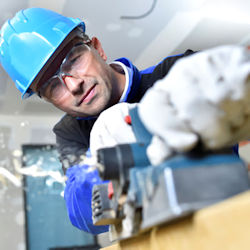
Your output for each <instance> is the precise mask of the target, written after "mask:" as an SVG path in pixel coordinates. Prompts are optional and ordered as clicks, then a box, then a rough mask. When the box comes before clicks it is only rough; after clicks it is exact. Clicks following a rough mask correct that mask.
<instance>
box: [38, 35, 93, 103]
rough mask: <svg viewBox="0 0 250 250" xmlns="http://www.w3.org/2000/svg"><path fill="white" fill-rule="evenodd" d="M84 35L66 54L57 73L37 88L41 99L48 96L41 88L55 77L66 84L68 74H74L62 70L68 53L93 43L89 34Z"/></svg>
mask: <svg viewBox="0 0 250 250" xmlns="http://www.w3.org/2000/svg"><path fill="white" fill-rule="evenodd" d="M82 35H83V37H82V41H81V42H78V43H76V44H74V46H72V48H71V49H70V50H69V52H68V53H67V54H66V56H65V57H64V59H63V60H62V62H61V64H60V66H59V68H58V70H57V71H56V73H54V74H53V75H52V76H51V77H50V78H49V79H48V80H47V81H46V82H45V83H43V84H42V85H41V87H40V88H39V89H38V90H37V92H36V94H37V96H39V97H40V98H41V99H44V98H46V96H43V95H42V94H41V89H43V88H46V87H47V86H48V85H49V84H50V82H51V80H53V79H55V78H58V79H59V80H60V82H61V83H62V84H64V85H65V82H64V78H65V77H67V76H68V77H72V75H70V74H68V73H64V72H63V71H62V70H61V68H62V65H63V63H64V62H65V60H66V59H67V57H68V55H69V54H70V53H71V52H72V50H73V49H74V48H75V47H77V46H80V45H86V46H89V45H90V44H91V40H90V39H89V37H88V36H87V35H85V34H82ZM46 99H48V98H46Z"/></svg>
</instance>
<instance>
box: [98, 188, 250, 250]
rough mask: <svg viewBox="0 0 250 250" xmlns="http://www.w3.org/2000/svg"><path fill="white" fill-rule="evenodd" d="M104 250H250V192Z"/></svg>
mask: <svg viewBox="0 0 250 250" xmlns="http://www.w3.org/2000/svg"><path fill="white" fill-rule="evenodd" d="M102 250H250V191H247V192H244V193H241V194H239V195H236V196H234V197H232V198H230V199H227V200H224V201H222V202H220V203H217V204H215V205H212V206H209V207H206V208H204V209H201V210H199V211H197V212H195V213H194V214H193V215H191V216H189V217H186V218H182V219H180V220H179V221H175V222H172V223H165V224H163V225H161V226H157V227H154V228H152V229H150V230H149V231H147V232H144V233H141V234H139V235H137V236H135V237H133V238H130V239H125V240H121V241H119V242H118V243H114V244H113V245H112V246H109V247H106V248H103V249H102Z"/></svg>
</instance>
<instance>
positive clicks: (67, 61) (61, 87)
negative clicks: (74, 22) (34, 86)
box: [37, 42, 90, 101]
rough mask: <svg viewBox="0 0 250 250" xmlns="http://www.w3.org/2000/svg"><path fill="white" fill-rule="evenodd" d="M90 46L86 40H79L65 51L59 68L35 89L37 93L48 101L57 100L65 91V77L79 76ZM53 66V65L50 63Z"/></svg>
mask: <svg viewBox="0 0 250 250" xmlns="http://www.w3.org/2000/svg"><path fill="white" fill-rule="evenodd" d="M89 51H90V47H89V46H88V45H87V44H86V42H80V43H77V44H75V45H74V47H73V48H72V49H71V50H70V51H69V52H68V53H67V55H66V57H65V58H64V59H63V61H62V63H61V65H60V66H59V69H58V70H57V71H56V73H55V74H54V75H53V76H52V77H50V78H49V79H48V80H47V81H46V82H45V83H44V84H42V86H41V87H40V88H39V89H38V90H37V94H38V95H39V96H40V97H42V98H45V99H48V100H49V101H57V100H58V99H59V98H60V97H61V96H62V95H63V94H65V92H66V91H68V89H67V86H66V85H65V78H66V77H75V78H79V77H80V73H81V71H82V70H83V67H84V64H85V63H86V61H87V60H88V55H87V54H88V53H87V52H89ZM52 67H53V65H52Z"/></svg>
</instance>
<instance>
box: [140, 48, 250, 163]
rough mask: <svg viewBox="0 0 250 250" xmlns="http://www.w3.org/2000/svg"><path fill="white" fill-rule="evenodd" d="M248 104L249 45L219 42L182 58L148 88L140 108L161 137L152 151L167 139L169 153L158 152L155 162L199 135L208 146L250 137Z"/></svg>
mask: <svg viewBox="0 0 250 250" xmlns="http://www.w3.org/2000/svg"><path fill="white" fill-rule="evenodd" d="M249 104H250V51H249V50H247V49H246V48H245V47H243V46H222V47H217V48H214V49H210V50H207V51H204V52H199V53H196V54H194V55H191V56H189V57H186V58H183V59H181V60H179V61H177V62H176V64H175V65H174V66H173V67H172V69H171V70H170V72H169V74H168V75H167V76H166V77H165V78H164V79H162V80H160V81H158V82H157V83H156V84H155V85H154V86H153V87H152V88H151V89H150V90H148V91H147V93H146V94H145V96H144V97H143V99H142V101H141V103H140V105H139V109H138V112H139V116H140V117H141V119H142V121H143V123H144V125H145V126H146V128H147V129H148V130H149V131H150V132H151V133H152V134H154V136H155V137H157V138H158V139H154V140H153V142H152V145H151V146H150V148H151V152H149V155H154V154H155V153H157V151H159V150H161V148H162V144H163V142H164V143H165V149H164V150H165V151H166V152H167V153H166V154H165V157H164V156H162V155H161V156H160V157H158V158H157V157H154V158H152V159H153V160H152V161H153V163H154V164H159V163H160V162H161V161H163V160H164V159H165V158H167V157H168V156H169V155H170V153H169V152H171V150H172V151H177V152H185V151H188V150H191V149H192V148H193V147H194V146H195V145H196V144H197V142H198V141H199V140H200V141H201V143H202V145H203V146H204V148H205V149H219V148H222V147H225V146H229V145H233V144H235V143H237V142H238V141H240V140H244V139H247V138H249V135H250V105H249ZM154 143H155V145H154ZM150 148H149V151H150ZM166 148H168V149H169V150H166Z"/></svg>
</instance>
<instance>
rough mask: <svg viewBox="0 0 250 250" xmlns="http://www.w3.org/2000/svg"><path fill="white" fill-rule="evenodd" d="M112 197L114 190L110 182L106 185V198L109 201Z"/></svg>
mask: <svg viewBox="0 0 250 250" xmlns="http://www.w3.org/2000/svg"><path fill="white" fill-rule="evenodd" d="M113 195H114V189H113V185H112V182H111V181H110V182H109V184H108V197H109V199H110V200H111V199H112V198H113Z"/></svg>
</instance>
